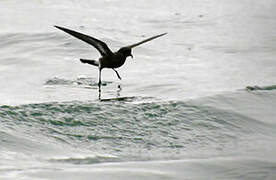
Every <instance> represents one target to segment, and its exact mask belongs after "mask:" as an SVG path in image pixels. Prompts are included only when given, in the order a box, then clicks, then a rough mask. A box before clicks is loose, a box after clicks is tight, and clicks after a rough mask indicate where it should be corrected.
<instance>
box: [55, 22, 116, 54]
mask: <svg viewBox="0 0 276 180" xmlns="http://www.w3.org/2000/svg"><path fill="white" fill-rule="evenodd" d="M55 27H56V28H58V29H60V30H62V31H64V32H66V33H68V34H70V35H72V36H74V37H76V38H78V39H80V40H82V41H84V42H86V43H88V44H90V45H92V46H94V47H95V48H96V49H97V50H98V51H99V52H100V54H101V55H102V56H104V55H106V54H109V53H111V50H110V49H109V48H108V46H107V45H106V44H105V43H104V42H102V41H100V40H98V39H96V38H93V37H91V36H88V35H85V34H82V33H79V32H76V31H73V30H70V29H67V28H64V27H60V26H55Z"/></svg>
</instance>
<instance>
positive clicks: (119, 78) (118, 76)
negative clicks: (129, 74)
mask: <svg viewBox="0 0 276 180" xmlns="http://www.w3.org/2000/svg"><path fill="white" fill-rule="evenodd" d="M113 70H114V71H115V73H116V74H117V77H118V78H119V79H120V80H121V79H122V78H121V76H120V75H119V73H118V71H116V70H115V69H113Z"/></svg>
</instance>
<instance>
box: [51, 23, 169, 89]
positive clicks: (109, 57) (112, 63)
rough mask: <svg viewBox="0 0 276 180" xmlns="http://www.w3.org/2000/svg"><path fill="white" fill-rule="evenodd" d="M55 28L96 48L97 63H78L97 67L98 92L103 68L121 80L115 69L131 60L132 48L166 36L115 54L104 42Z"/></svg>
mask: <svg viewBox="0 0 276 180" xmlns="http://www.w3.org/2000/svg"><path fill="white" fill-rule="evenodd" d="M55 27H56V28H58V29H60V30H62V31H64V32H66V33H68V34H70V35H72V36H74V37H76V38H78V39H80V40H82V41H84V42H86V43H88V44H90V45H92V46H93V47H94V48H96V49H97V50H98V51H99V52H100V54H101V57H100V58H99V60H98V61H96V60H90V59H80V61H81V62H82V63H87V64H91V65H94V66H97V67H98V68H99V84H98V85H99V91H100V89H101V71H102V69H103V68H111V69H113V70H114V71H115V72H116V74H117V77H118V78H119V79H121V77H120V75H119V73H118V72H117V71H116V70H115V68H118V67H121V66H122V65H123V64H124V63H125V61H126V58H127V57H128V56H131V57H132V58H133V56H132V54H131V49H132V48H134V47H136V46H138V45H140V44H143V43H145V42H148V41H151V40H153V39H155V38H158V37H160V36H163V35H165V34H167V33H163V34H159V35H156V36H153V37H150V38H148V39H145V40H143V41H140V42H138V43H135V44H132V45H129V46H125V47H122V48H120V49H119V50H118V51H117V52H112V51H111V50H110V49H109V48H108V46H107V45H106V44H105V43H104V42H102V41H100V40H98V39H96V38H93V37H91V36H88V35H85V34H82V33H79V32H76V31H73V30H70V29H67V28H64V27H59V26H55Z"/></svg>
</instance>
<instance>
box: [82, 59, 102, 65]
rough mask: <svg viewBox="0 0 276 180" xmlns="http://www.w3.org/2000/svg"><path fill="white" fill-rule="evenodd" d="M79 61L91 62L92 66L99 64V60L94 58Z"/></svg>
mask: <svg viewBox="0 0 276 180" xmlns="http://www.w3.org/2000/svg"><path fill="white" fill-rule="evenodd" d="M80 61H81V62H82V63H87V64H91V65H93V66H99V62H98V61H96V60H91V59H80Z"/></svg>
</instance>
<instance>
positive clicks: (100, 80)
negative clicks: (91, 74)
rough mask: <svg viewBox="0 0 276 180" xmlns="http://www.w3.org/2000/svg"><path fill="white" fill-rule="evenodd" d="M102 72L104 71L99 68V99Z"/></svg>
mask: <svg viewBox="0 0 276 180" xmlns="http://www.w3.org/2000/svg"><path fill="white" fill-rule="evenodd" d="M101 72H102V69H101V68H100V67H99V83H98V86H99V99H101V85H102V81H101Z"/></svg>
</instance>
